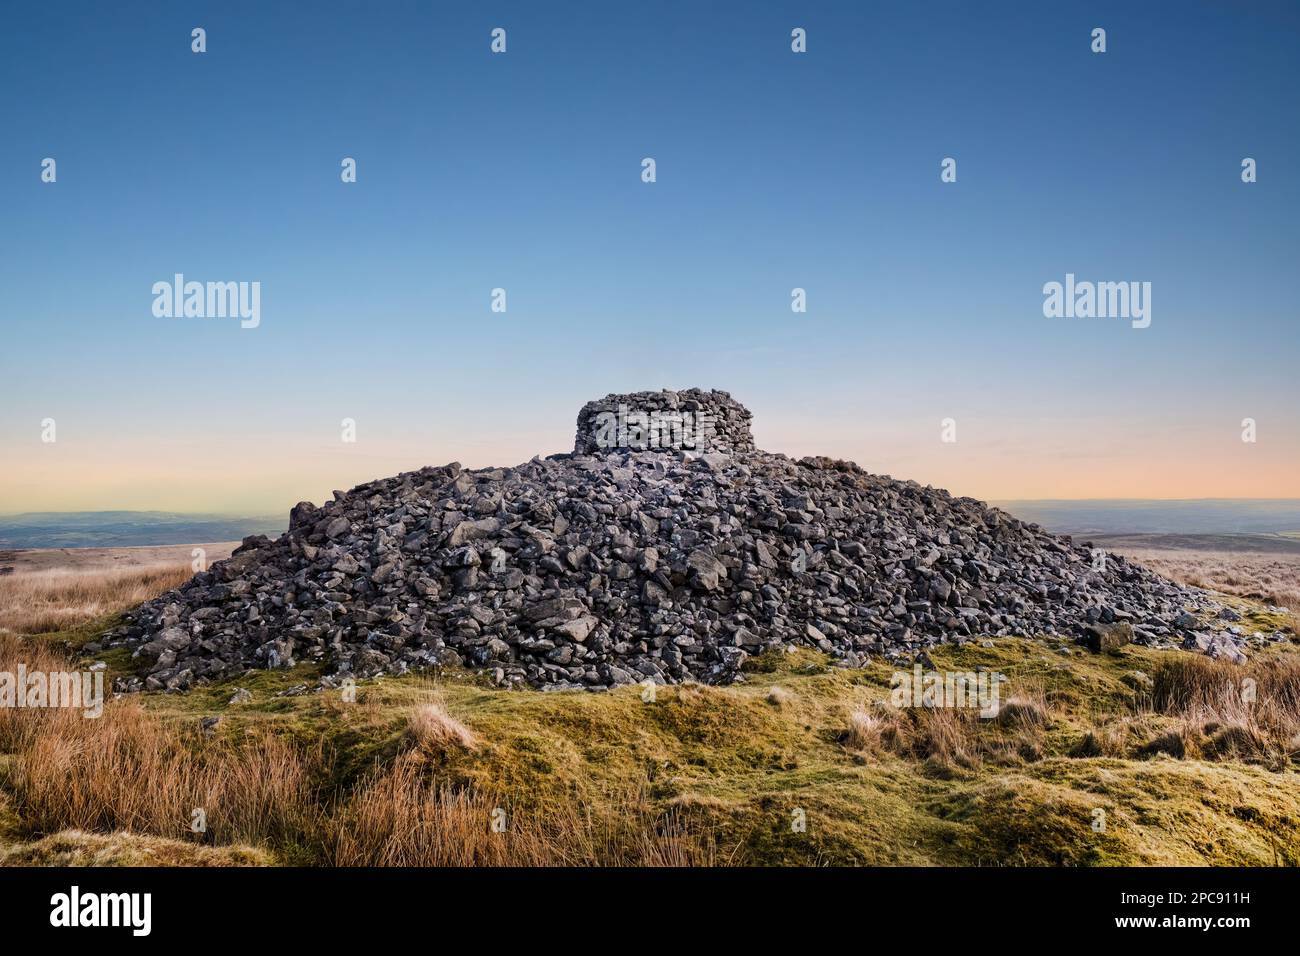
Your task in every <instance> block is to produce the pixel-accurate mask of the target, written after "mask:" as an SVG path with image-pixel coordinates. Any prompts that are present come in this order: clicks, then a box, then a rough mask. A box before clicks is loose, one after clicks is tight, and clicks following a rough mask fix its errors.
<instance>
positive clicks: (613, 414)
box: [573, 388, 754, 455]
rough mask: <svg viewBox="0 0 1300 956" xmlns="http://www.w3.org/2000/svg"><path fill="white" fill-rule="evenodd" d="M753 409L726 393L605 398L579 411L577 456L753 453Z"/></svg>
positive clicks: (691, 391) (700, 391)
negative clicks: (612, 453) (660, 453)
mask: <svg viewBox="0 0 1300 956" xmlns="http://www.w3.org/2000/svg"><path fill="white" fill-rule="evenodd" d="M752 418H753V415H751V414H750V411H749V409H747V408H746V407H745V406H744V405H742V404H740V402H738V401H736V400H735V399H733V398H732V397H731V395H730V394H729V393H727V392H719V391H704V390H703V389H699V388H688V389H685V390H683V391H680V392H671V391H668V390H667V389H665V390H664V391H662V392H632V393H631V394H628V395H606V396H605V397H604V398H602V399H599V400H598V401H594V402H588V403H587V404H586V405H584V406H582V410H581V411H579V412H578V435H577V438H576V439H575V441H574V443H573V453H574V454H575V455H599V454H607V453H609V452H614V451H697V452H719V453H723V454H733V453H737V452H749V451H753V450H754V436H753V435H752V434H750V430H749V423H750V420H751V419H752Z"/></svg>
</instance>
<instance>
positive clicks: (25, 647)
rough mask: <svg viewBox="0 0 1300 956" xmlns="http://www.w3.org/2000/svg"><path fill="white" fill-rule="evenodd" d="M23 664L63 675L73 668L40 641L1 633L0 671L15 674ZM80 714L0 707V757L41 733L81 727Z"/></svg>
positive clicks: (55, 709)
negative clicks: (76, 724)
mask: <svg viewBox="0 0 1300 956" xmlns="http://www.w3.org/2000/svg"><path fill="white" fill-rule="evenodd" d="M19 664H23V665H25V666H26V668H27V670H28V671H29V672H30V671H45V672H46V673H49V672H51V671H64V670H69V669H71V668H72V666H73V664H72V661H70V660H69V659H68V656H67V655H66V654H62V653H60V652H59V651H57V650H55V649H54V648H51V647H50V646H49V645H47V644H43V643H42V642H41V641H39V640H34V639H29V638H22V637H17V636H15V635H13V634H4V633H0V671H4V672H7V673H10V674H14V673H17V671H18V665H19ZM82 720H84V718H83V717H82V714H81V711H79V710H73V709H70V708H67V707H42V708H26V707H22V708H20V707H0V753H14V752H17V751H20V750H23V749H25V748H26V747H28V746H29V745H30V744H31V742H32V740H33V739H34V738H35V737H36V735H37V734H38V733H39V732H41V731H43V730H44V731H46V732H54V733H57V732H58V730H59V729H60V728H62V727H64V726H67V725H71V724H74V723H80V722H81V721H82Z"/></svg>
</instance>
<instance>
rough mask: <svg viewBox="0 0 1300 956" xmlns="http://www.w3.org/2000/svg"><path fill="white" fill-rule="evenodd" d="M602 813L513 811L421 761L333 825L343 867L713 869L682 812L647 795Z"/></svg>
mask: <svg viewBox="0 0 1300 956" xmlns="http://www.w3.org/2000/svg"><path fill="white" fill-rule="evenodd" d="M613 806H614V810H615V812H613V813H605V814H602V815H599V816H597V815H596V814H594V813H593V812H592V811H591V810H590V808H589V807H587V806H586V805H583V804H580V803H579V802H577V801H576V800H570V801H558V802H556V803H554V804H552V805H550V806H548V807H547V808H546V809H545V810H544V811H541V810H534V811H530V812H528V813H521V814H518V815H516V814H514V813H512V812H511V810H510V809H509V808H508V807H507V806H505V805H502V804H501V803H500V802H498V801H497V800H494V799H492V798H491V797H489V796H487V795H484V794H481V793H478V792H475V791H473V790H470V789H465V788H461V789H451V788H448V787H445V786H442V785H440V784H438V783H437V782H436V781H435V780H433V779H431V778H430V776H429V774H428V773H427V768H426V767H425V765H424V760H423V758H422V757H421V756H420V754H418V753H416V752H411V753H407V754H404V755H402V756H400V757H399V758H398V759H397V760H396V761H395V762H394V763H393V764H391V765H390V766H389V767H387V768H385V769H381V770H378V771H376V773H375V774H374V775H373V776H372V778H371V779H369V780H368V781H366V782H365V783H364V784H363V785H362V786H361V787H360V788H359V789H358V792H357V793H356V795H355V796H353V798H352V799H351V800H350V801H348V802H347V803H346V805H344V806H343V807H342V808H341V810H340V811H339V813H338V814H337V815H336V816H335V817H333V818H332V819H331V825H330V827H329V836H328V839H329V844H330V862H332V863H333V864H335V865H337V866H709V865H713V864H715V863H716V862H717V855H718V854H717V848H716V845H715V844H714V842H713V840H712V839H711V837H710V836H709V834H708V831H707V830H704V831H703V832H702V831H701V830H700V828H698V827H696V828H691V829H689V830H688V828H687V827H686V826H685V825H684V820H683V817H682V811H680V810H677V809H670V810H668V811H667V812H662V813H661V812H656V811H655V810H653V809H652V808H651V807H650V805H649V803H648V802H647V801H646V800H645V799H644V796H643V795H642V794H641V792H640V791H637V792H634V793H632V794H629V795H628V796H626V797H624V798H621V799H618V800H615V801H614V802H613Z"/></svg>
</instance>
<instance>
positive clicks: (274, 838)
mask: <svg viewBox="0 0 1300 956" xmlns="http://www.w3.org/2000/svg"><path fill="white" fill-rule="evenodd" d="M1239 607H1242V608H1243V609H1246V610H1250V606H1249V605H1247V604H1245V603H1241V604H1239ZM102 623H103V622H97V623H96V624H92V625H88V626H85V627H83V628H81V629H79V630H73V631H65V632H59V633H56V634H50V635H44V636H42V637H39V638H35V637H27V638H12V637H10V638H4V639H3V641H4V646H3V648H0V650H2V651H3V657H4V662H3V663H2V664H0V669H12V668H13V667H14V666H16V665H15V663H14V662H16V661H17V660H19V659H23V660H26V661H27V663H28V666H29V667H31V666H34V665H33V663H32V660H33V657H34V656H40V657H43V658H46V659H47V663H50V664H52V662H53V661H55V660H57V658H58V657H59V656H60V655H63V654H67V655H70V656H71V658H72V659H73V660H76V659H77V658H78V651H77V648H78V647H80V646H81V645H82V644H84V643H85V642H86V640H87V639H88V638H89V637H90V636H91V635H92V634H93V633H95V632H96V631H97V630H98V628H99V627H100V626H101V625H102ZM1244 623H1246V624H1248V625H1254V626H1256V627H1260V628H1265V629H1271V628H1273V627H1275V626H1276V625H1277V624H1278V623H1279V622H1278V621H1277V620H1276V619H1275V618H1273V617H1271V616H1269V615H1267V614H1266V613H1264V612H1263V611H1261V610H1259V609H1255V610H1253V611H1251V614H1250V616H1249V617H1248V619H1247V620H1246V621H1245V622H1244ZM930 656H931V657H932V659H933V664H934V666H935V668H937V669H938V670H941V671H943V670H957V671H974V670H976V669H980V668H984V669H988V670H991V671H996V672H1000V673H1003V674H1005V675H1007V677H1008V682H1007V683H1006V684H1005V685H1004V686H1003V694H1002V696H1003V701H1004V707H1003V709H1002V712H1001V714H1000V715H999V717H998V718H997V719H993V720H981V719H979V718H978V717H977V716H976V715H975V714H974V712H972V711H963V710H954V709H918V710H903V711H900V710H897V709H895V708H893V707H890V706H889V705H888V704H887V703H886V700H887V698H888V696H889V687H890V677H891V674H892V672H893V668H892V667H889V666H887V665H885V664H883V663H880V664H874V665H872V666H870V667H868V668H866V669H863V670H843V669H838V668H832V667H829V666H827V662H826V660H825V659H824V658H822V657H820V656H819V655H816V654H813V653H810V652H805V651H800V652H797V653H794V654H789V655H781V656H777V657H767V658H761V659H759V660H757V661H755V662H754V666H753V668H752V669H751V670H750V671H748V672H747V674H746V677H747V682H746V683H745V684H743V685H737V686H732V687H726V688H716V687H703V686H699V685H690V686H683V687H672V688H664V687H660V688H656V690H655V692H654V694H653V696H651V695H649V694H647V693H646V691H644V690H643V689H642V688H640V687H631V688H622V689H618V690H614V691H610V692H606V693H563V694H556V693H542V692H537V691H507V690H500V689H496V688H492V687H489V686H486V685H485V684H483V683H482V682H481V681H480V680H479V679H477V678H476V677H474V676H473V675H469V674H465V673H444V674H442V675H439V676H438V677H437V678H436V679H435V678H431V677H425V676H421V677H414V676H412V677H405V678H400V679H382V680H377V681H371V682H364V683H362V684H361V685H359V687H358V688H357V694H356V699H355V701H348V700H345V699H344V694H343V692H342V691H340V690H328V691H322V692H319V693H313V692H311V691H306V692H303V693H297V690H298V689H299V688H301V687H302V685H306V686H307V687H308V688H311V687H314V686H315V684H316V679H317V677H318V674H317V673H315V672H314V671H313V670H312V669H311V668H310V667H306V666H303V667H299V668H297V669H295V670H293V671H281V672H255V673H251V674H248V675H245V676H244V677H242V678H240V679H237V680H233V681H229V682H226V683H223V684H220V685H212V686H208V687H204V688H201V689H199V690H196V691H194V692H191V693H189V694H186V695H166V694H141V695H135V696H134V698H133V699H130V700H122V701H118V702H115V703H113V704H112V705H111V706H110V707H109V708H108V710H107V712H106V713H105V715H104V716H103V717H102V718H100V719H98V720H84V719H81V718H80V717H78V716H69V715H68V714H67V712H63V713H61V714H50V713H49V712H33V711H25V712H15V711H9V712H7V713H0V751H3V753H4V756H3V757H0V781H2V789H0V792H2V793H3V807H0V834H2V836H0V841H2V842H3V843H4V844H5V846H6V849H5V850H4V851H3V855H2V856H0V862H9V863H32V862H63V861H73V862H92V861H98V862H102V863H132V862H139V861H140V860H141V859H142V858H143V859H149V860H155V859H156V860H159V861H161V862H175V863H186V864H229V863H259V862H270V863H275V862H279V863H307V864H332V863H345V864H365V863H401V864H444V863H445V864H475V863H524V864H546V863H578V864H607V863H622V864H633V865H636V864H656V863H690V864H728V863H735V864H797V865H817V864H922V865H924V864H941V865H1002V864H1030V865H1105V864H1175V865H1183V864H1186V865H1198V864H1219V865H1238V864H1248V865H1276V864H1283V865H1292V864H1296V863H1298V862H1300V849H1298V848H1300V766H1297V763H1296V759H1297V751H1298V750H1300V737H1298V736H1297V734H1300V650H1297V649H1296V648H1295V647H1294V646H1290V645H1284V646H1281V647H1278V648H1276V649H1274V650H1270V651H1265V652H1261V653H1259V654H1257V655H1256V656H1255V658H1254V659H1253V660H1252V661H1251V663H1250V664H1249V665H1248V666H1247V667H1245V668H1234V667H1232V666H1231V665H1221V664H1216V663H1214V662H1211V661H1209V660H1207V659H1205V658H1202V657H1198V656H1194V655H1191V654H1186V653H1183V652H1168V651H1166V652H1159V651H1151V650H1148V649H1144V648H1133V647H1130V648H1125V649H1124V650H1123V651H1122V652H1121V653H1119V654H1117V655H1095V654H1092V653H1090V652H1087V651H1084V650H1081V649H1079V648H1078V647H1076V646H1074V645H1067V644H1065V643H1063V642H1061V641H1057V640H1048V641H1039V640H1025V639H1012V638H1005V639H998V640H996V641H983V642H974V643H971V644H968V645H966V646H965V647H961V648H958V647H944V648H938V649H935V650H934V651H932V653H931V655H930ZM101 659H107V660H108V661H109V663H110V670H111V672H114V673H120V672H122V671H124V670H127V669H129V668H130V667H131V661H130V660H129V659H128V658H126V657H125V656H124V655H122V654H120V653H118V654H110V655H108V657H107V658H103V657H102V656H101ZM88 662H89V659H84V660H82V661H81V663H82V664H86V663H88ZM1246 678H1249V679H1250V680H1251V681H1253V682H1254V683H1253V684H1250V685H1248V684H1245V683H1243V680H1244V679H1246ZM1247 686H1250V687H1251V688H1252V689H1253V690H1254V699H1253V700H1250V699H1249V698H1250V696H1251V695H1250V694H1243V693H1242V690H1243V688H1245V687H1247ZM240 689H243V690H245V691H247V692H248V694H249V695H250V696H249V697H248V699H247V700H242V701H240V702H235V703H232V702H231V700H232V698H234V697H236V696H237V695H238V696H239V697H243V696H244V695H242V694H238V692H239V691H240ZM213 717H219V718H220V720H219V721H218V722H216V723H215V725H213V722H212V721H211V720H208V721H207V726H206V727H205V726H204V718H213ZM196 808H201V809H202V810H203V811H204V813H205V815H206V822H207V827H206V830H205V832H203V833H202V834H194V833H192V832H190V829H189V826H190V821H191V819H192V814H193V811H194V809H196ZM497 829H501V831H502V832H496V830H497ZM124 834H127V835H124ZM145 849H148V850H149V853H147V854H145V853H144V850H145ZM205 854H206V855H205Z"/></svg>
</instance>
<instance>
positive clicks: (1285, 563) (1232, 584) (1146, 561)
mask: <svg viewBox="0 0 1300 956" xmlns="http://www.w3.org/2000/svg"><path fill="white" fill-rule="evenodd" d="M1123 554H1124V556H1125V557H1128V558H1132V559H1133V560H1134V561H1137V562H1138V563H1139V564H1143V565H1146V566H1147V567H1148V568H1150V569H1151V570H1152V571H1155V572H1157V573H1159V574H1163V575H1164V576H1165V577H1167V578H1172V579H1173V580H1175V581H1178V582H1180V583H1182V584H1190V585H1192V586H1193V587H1198V588H1206V589H1208V590H1211V591H1219V592H1221V593H1223V594H1232V595H1235V596H1237V597H1244V598H1249V599H1251V600H1254V601H1264V602H1266V603H1268V604H1271V605H1275V606H1277V607H1284V608H1287V609H1288V610H1290V612H1291V615H1292V620H1293V621H1296V620H1300V617H1298V616H1300V555H1294V554H1278V553H1262V554H1256V553H1251V552H1239V551H1197V550H1165V549H1161V548H1124V549H1123Z"/></svg>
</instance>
